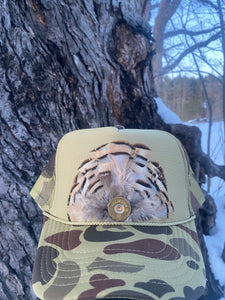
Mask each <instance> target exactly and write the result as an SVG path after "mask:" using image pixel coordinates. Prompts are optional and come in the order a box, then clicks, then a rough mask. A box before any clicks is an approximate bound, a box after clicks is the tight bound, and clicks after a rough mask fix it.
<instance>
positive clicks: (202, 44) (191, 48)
mask: <svg viewBox="0 0 225 300" xmlns="http://www.w3.org/2000/svg"><path fill="white" fill-rule="evenodd" d="M220 37H221V31H219V32H217V33H216V34H214V35H212V36H211V37H210V38H209V39H207V40H205V41H201V42H199V43H197V44H194V45H192V46H190V47H189V48H188V49H185V50H184V51H183V52H182V53H181V54H180V55H179V57H178V58H177V59H176V60H175V61H174V62H173V63H171V64H170V65H168V66H166V67H164V68H163V73H168V72H170V71H171V70H172V69H173V68H175V67H176V66H177V65H178V64H179V63H180V62H181V60H182V59H183V58H184V57H185V56H187V55H188V54H190V53H192V52H193V51H195V50H196V49H199V48H202V47H206V46H207V45H208V44H210V43H211V42H212V41H215V40H217V39H218V38H220Z"/></svg>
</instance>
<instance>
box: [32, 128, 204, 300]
mask: <svg viewBox="0 0 225 300" xmlns="http://www.w3.org/2000/svg"><path fill="white" fill-rule="evenodd" d="M31 195H32V197H33V198H34V199H35V201H36V202H37V203H38V205H39V206H40V207H41V209H42V211H43V214H44V222H43V228H42V232H41V236H40V241H39V245H38V249H37V255H36V259H35V264H34V269H33V288H34V291H35V293H36V295H37V296H38V297H39V298H41V299H54V300H56V299H79V300H83V299H103V298H104V299H121V298H123V299H124V298H125V299H139V300H140V299H148V300H151V299H162V300H163V299H164V300H165V299H170V300H178V299H179V300H181V299H186V300H187V299H189V300H195V299H198V298H199V297H200V296H201V295H202V294H203V292H204V288H205V268H204V263H203V259H202V254H201V250H200V247H199V242H198V237H197V232H196V228H195V222H194V218H195V216H194V214H195V212H196V210H197V209H198V208H199V206H200V205H201V204H202V203H203V201H204V197H203V194H202V192H201V190H200V188H199V186H198V184H197V182H196V181H195V180H194V177H193V173H192V171H191V169H190V166H189V163H188V159H187V156H186V155H185V151H184V150H183V148H182V146H181V144H180V142H179V141H178V140H177V139H176V138H175V137H174V136H172V135H170V134H168V133H166V132H163V131H158V130H137V129H119V128H116V127H106V128H97V129H84V130H77V131H74V132H71V133H68V134H66V135H65V136H64V137H63V138H62V139H61V141H60V142H59V144H58V147H57V151H56V155H55V158H54V159H52V160H51V161H50V162H49V165H48V166H47V167H46V169H45V170H44V171H43V173H42V174H41V176H40V177H39V179H38V180H37V182H36V184H35V185H34V187H33V189H32V190H31Z"/></svg>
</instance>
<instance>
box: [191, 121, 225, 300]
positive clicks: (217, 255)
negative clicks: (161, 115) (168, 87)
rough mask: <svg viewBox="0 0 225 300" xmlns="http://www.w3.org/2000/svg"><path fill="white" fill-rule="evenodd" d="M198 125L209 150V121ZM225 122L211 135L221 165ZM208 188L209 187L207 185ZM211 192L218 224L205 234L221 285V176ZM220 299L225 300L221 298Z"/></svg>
mask: <svg viewBox="0 0 225 300" xmlns="http://www.w3.org/2000/svg"><path fill="white" fill-rule="evenodd" d="M195 125H197V126H198V127H199V128H200V130H201V131H202V149H203V151H204V152H205V153H206V152H207V133H208V123H199V124H195ZM222 139H223V123H222V122H215V123H213V126H212V136H211V147H210V148H211V155H210V156H211V158H212V159H213V161H214V162H215V163H217V164H219V165H224V151H225V148H224V144H223V140H222ZM206 189H207V187H206ZM210 194H211V195H212V196H213V198H214V199H215V202H216V206H217V217H216V226H215V227H214V228H213V229H212V231H211V233H210V236H205V242H206V245H207V248H208V253H209V259H210V264H211V269H212V271H213V273H214V275H215V278H216V279H218V280H219V282H220V284H221V286H225V263H224V262H223V260H222V258H221V255H222V251H223V248H224V245H225V226H224V220H225V183H224V181H222V180H220V179H219V178H217V177H216V178H213V179H211V185H210ZM220 300H225V297H224V298H221V299H220Z"/></svg>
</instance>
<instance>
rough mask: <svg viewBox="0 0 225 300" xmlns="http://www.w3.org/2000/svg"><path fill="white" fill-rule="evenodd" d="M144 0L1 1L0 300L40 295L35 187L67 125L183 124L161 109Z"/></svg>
mask: <svg viewBox="0 0 225 300" xmlns="http://www.w3.org/2000/svg"><path fill="white" fill-rule="evenodd" d="M146 5H147V1H136V0H130V1H119V0H113V1H103V0H88V1H86V0H85V1H84V0H79V1H72V0H61V1H58V0H52V1H46V0H21V1H3V0H1V1H0V16H1V24H2V27H1V35H0V42H1V48H0V72H1V77H0V78H1V81H0V93H1V97H0V134H1V139H0V201H1V202H0V218H1V219H0V221H1V228H0V255H1V256H0V299H1V300H6V299H12V300H14V299H27V300H28V299H29V300H30V299H37V298H36V296H35V295H34V293H33V291H32V286H31V273H32V265H33V261H34V258H35V252H36V246H37V242H38V238H39V235H40V231H41V223H42V214H41V212H40V210H39V208H38V207H37V205H36V204H35V203H34V201H33V200H32V199H31V197H30V196H29V190H30V189H31V187H32V185H33V184H34V182H35V181H36V179H37V177H38V175H39V174H40V173H41V171H42V170H43V168H44V166H45V165H46V163H47V161H48V159H49V158H50V157H51V155H52V154H53V152H54V151H55V149H56V146H57V143H58V141H59V139H60V138H61V137H62V136H63V135H64V134H65V133H67V132H69V131H71V130H76V129H79V128H89V127H98V126H109V125H115V124H121V125H124V126H125V127H127V128H134V127H135V128H160V129H164V130H167V131H171V132H173V131H174V132H175V131H176V130H175V129H173V128H172V127H170V126H169V125H167V124H165V123H164V122H163V121H162V120H161V118H160V117H159V116H158V115H157V113H156V109H157V107H156V104H155V102H154V100H153V95H154V90H153V84H154V83H153V79H152V67H151V60H152V55H153V54H152V49H151V42H150V41H151V30H150V28H149V25H148V23H147V22H146V21H145V19H144V18H143V17H144V16H146ZM175 134H177V132H175ZM178 135H179V134H177V136H178ZM183 136H184V134H183ZM199 157H200V156H199ZM199 157H198V161H199ZM195 161H196V158H194V157H192V164H193V165H194V162H195ZM205 299H206V298H205Z"/></svg>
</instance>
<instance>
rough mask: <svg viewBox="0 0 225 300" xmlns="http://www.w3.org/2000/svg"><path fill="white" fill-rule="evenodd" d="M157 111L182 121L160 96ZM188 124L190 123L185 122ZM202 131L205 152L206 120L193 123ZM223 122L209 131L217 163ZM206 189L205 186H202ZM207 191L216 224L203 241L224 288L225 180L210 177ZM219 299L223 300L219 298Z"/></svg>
mask: <svg viewBox="0 0 225 300" xmlns="http://www.w3.org/2000/svg"><path fill="white" fill-rule="evenodd" d="M155 101H156V103H157V106H158V109H157V112H158V114H159V115H160V116H161V118H162V119H163V121H164V122H166V123H168V124H176V123H183V122H182V121H181V119H180V118H179V117H178V116H177V115H176V114H175V113H174V112H173V111H171V110H170V109H169V108H168V107H166V106H165V104H164V103H163V101H162V100H161V99H160V98H155ZM186 124H187V125H190V126H191V124H190V123H186ZM193 125H195V126H198V127H199V129H200V130H201V132H202V149H203V151H204V152H205V153H207V136H208V126H209V125H208V122H204V123H194V124H193ZM223 137H224V132H223V123H222V122H214V123H213V125H212V132H211V147H210V157H211V158H212V160H213V161H214V162H215V163H216V164H218V165H224V164H225V163H224V157H225V147H224V142H223V140H224V139H223ZM203 188H204V189H205V190H207V186H205V187H203ZM209 193H210V194H211V196H212V197H213V198H214V199H215V203H216V206H217V216H216V226H215V227H214V228H213V229H212V230H211V232H210V235H209V236H205V242H206V246H207V249H208V253H209V261H210V265H211V269H212V271H213V273H214V275H215V278H216V279H217V280H218V281H219V282H220V285H221V286H224V289H225V263H224V261H223V260H222V258H221V255H222V251H223V248H224V246H225V225H224V220H225V182H224V181H223V180H221V179H219V178H218V177H215V178H212V179H211V183H210V190H209ZM220 300H225V297H224V298H221V299H220Z"/></svg>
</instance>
